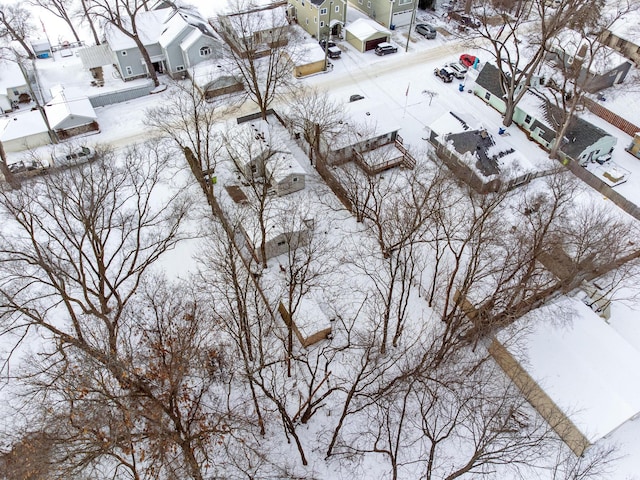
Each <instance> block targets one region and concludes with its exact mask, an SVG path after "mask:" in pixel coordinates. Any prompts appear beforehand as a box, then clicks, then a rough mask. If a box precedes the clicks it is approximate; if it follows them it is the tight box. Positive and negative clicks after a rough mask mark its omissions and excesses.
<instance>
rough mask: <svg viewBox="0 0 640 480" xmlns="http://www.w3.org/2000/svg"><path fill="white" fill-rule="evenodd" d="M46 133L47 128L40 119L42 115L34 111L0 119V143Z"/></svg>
mask: <svg viewBox="0 0 640 480" xmlns="http://www.w3.org/2000/svg"><path fill="white" fill-rule="evenodd" d="M46 131H47V126H46V124H45V123H44V120H43V119H42V115H41V114H40V112H38V111H36V110H30V111H28V112H20V113H18V114H16V115H11V116H10V117H3V118H0V141H2V142H9V141H11V140H16V139H19V138H24V137H28V136H31V135H36V134H38V133H44V132H46Z"/></svg>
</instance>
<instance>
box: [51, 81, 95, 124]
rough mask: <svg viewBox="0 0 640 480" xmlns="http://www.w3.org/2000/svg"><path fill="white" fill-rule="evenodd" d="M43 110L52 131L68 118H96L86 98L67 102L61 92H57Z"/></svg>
mask: <svg viewBox="0 0 640 480" xmlns="http://www.w3.org/2000/svg"><path fill="white" fill-rule="evenodd" d="M44 109H45V112H46V114H47V118H48V119H49V124H50V125H51V128H53V129H55V128H56V127H57V126H58V125H60V124H61V123H62V122H64V121H65V120H66V119H67V118H69V117H82V118H86V119H91V120H95V119H96V118H98V117H97V115H96V112H95V111H94V110H93V107H92V106H91V102H90V101H89V98H88V97H78V98H73V99H70V100H69V99H67V98H66V96H65V93H64V91H63V90H60V91H58V92H57V93H56V95H55V96H54V97H53V98H52V99H51V101H50V102H49V103H47V104H46V105H45V107H44Z"/></svg>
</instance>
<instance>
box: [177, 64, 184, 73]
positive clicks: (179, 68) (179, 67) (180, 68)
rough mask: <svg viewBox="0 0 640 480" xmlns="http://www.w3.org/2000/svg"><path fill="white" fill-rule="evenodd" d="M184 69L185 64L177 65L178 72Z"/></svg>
mask: <svg viewBox="0 0 640 480" xmlns="http://www.w3.org/2000/svg"><path fill="white" fill-rule="evenodd" d="M183 70H184V65H178V66H177V67H176V72H182V71H183Z"/></svg>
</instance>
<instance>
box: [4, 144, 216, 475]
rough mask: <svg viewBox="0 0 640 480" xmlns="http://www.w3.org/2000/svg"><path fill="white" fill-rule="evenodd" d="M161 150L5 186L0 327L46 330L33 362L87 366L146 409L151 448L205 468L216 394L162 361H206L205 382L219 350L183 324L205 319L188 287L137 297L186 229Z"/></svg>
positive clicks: (109, 389)
mask: <svg viewBox="0 0 640 480" xmlns="http://www.w3.org/2000/svg"><path fill="white" fill-rule="evenodd" d="M167 156H168V153H167V152H163V151H162V150H154V149H150V148H142V147H135V148H133V149H131V150H129V151H128V152H127V154H126V156H125V157H126V158H124V159H123V160H122V162H123V163H122V164H120V165H116V162H114V161H113V159H112V158H105V159H104V161H103V162H93V163H90V164H87V165H84V166H82V167H79V168H73V169H67V170H61V171H59V172H57V173H56V174H55V175H54V174H51V175H49V176H47V177H43V178H42V179H41V180H40V181H39V182H33V183H32V188H30V189H28V190H27V189H22V190H19V191H10V192H2V195H1V197H0V203H1V205H2V208H3V210H4V212H5V216H6V218H7V219H8V220H7V222H8V223H10V224H11V228H10V229H7V230H5V232H4V233H3V242H2V249H1V251H0V256H1V257H2V271H3V275H2V277H3V281H2V284H1V285H0V295H1V298H2V302H1V303H2V306H1V312H2V317H1V318H2V333H3V334H9V333H10V332H20V331H22V332H24V336H22V339H24V338H27V337H26V335H27V332H30V331H33V332H38V333H42V334H44V335H45V336H47V337H48V338H50V339H52V342H51V344H50V345H51V348H52V350H51V351H49V352H48V355H47V357H46V358H47V365H44V366H43V367H46V368H43V369H42V370H40V373H42V374H44V375H48V374H52V375H54V374H55V373H56V370H58V368H60V369H61V370H62V371H61V372H60V370H58V371H59V372H60V373H61V374H62V373H65V372H69V374H71V375H73V372H74V369H73V368H71V369H69V370H68V369H67V368H66V365H68V366H69V367H72V366H79V367H80V368H81V371H84V370H82V369H83V368H84V367H82V366H83V365H84V366H88V367H87V368H88V369H89V373H88V374H87V379H88V381H89V383H88V384H87V385H86V386H87V388H89V391H90V392H97V393H96V394H97V395H98V396H101V395H103V394H104V395H107V394H108V397H109V400H113V399H117V398H121V399H122V401H123V402H124V403H125V404H127V405H132V407H131V411H136V409H138V408H139V410H138V413H137V414H136V415H137V416H136V418H140V412H146V414H145V415H143V418H144V420H145V422H147V425H148V429H146V430H145V432H146V433H145V439H146V441H147V444H148V445H155V447H154V449H153V450H152V451H154V452H157V455H158V457H157V458H161V453H162V452H164V453H171V452H174V454H175V452H179V453H180V459H181V461H182V462H183V463H184V468H185V470H184V471H186V472H188V474H189V475H190V476H191V477H193V478H203V474H202V470H201V468H202V466H203V465H204V464H205V463H206V456H205V453H203V450H198V449H199V448H200V447H199V445H201V444H198V443H197V441H198V440H197V439H198V438H199V436H200V435H201V434H202V433H203V431H200V429H201V428H204V427H203V424H202V423H201V419H202V418H203V417H199V415H200V414H201V413H202V410H201V409H200V407H202V408H205V407H206V406H207V405H208V406H211V404H210V403H208V402H204V401H203V400H202V398H201V396H202V395H205V391H203V390H200V389H199V388H198V389H193V388H192V385H191V382H192V380H193V381H195V379H194V375H195V371H194V372H192V373H187V371H186V370H185V368H186V365H187V364H176V365H175V367H176V369H175V370H171V373H172V375H175V376H171V375H169V376H165V375H168V373H166V371H165V370H164V369H166V368H170V367H171V368H172V367H173V364H171V363H168V362H169V360H171V361H176V362H177V361H178V360H180V361H182V362H187V361H188V362H193V361H194V360H197V362H198V368H201V367H203V366H205V367H206V366H207V365H210V366H211V368H212V370H211V372H208V373H206V374H205V375H204V376H203V377H202V378H200V380H198V382H197V384H198V385H205V386H206V385H208V383H207V382H204V383H203V382H202V381H203V380H205V379H210V378H217V377H216V375H217V373H215V372H216V368H217V367H216V365H217V363H216V362H217V361H218V360H221V359H222V357H221V356H220V357H218V358H216V355H217V354H216V352H215V351H212V350H211V349H209V348H208V347H207V349H205V350H206V351H205V352H202V351H200V353H198V354H197V355H196V354H195V352H196V350H194V349H195V347H196V346H198V347H199V346H204V345H205V344H203V343H200V341H201V339H202V337H200V336H199V335H196V334H195V332H193V331H191V330H189V329H191V328H194V325H200V326H201V325H202V324H201V323H198V324H195V323H194V321H192V320H190V318H191V316H193V317H194V318H195V316H196V313H197V315H198V316H199V315H200V312H199V311H197V310H195V305H191V307H190V308H191V309H190V308H187V307H188V306H189V299H188V297H186V296H179V297H178V299H176V302H178V304H177V305H176V303H175V302H174V303H173V304H172V303H171V302H169V303H167V302H166V301H165V302H164V303H157V304H156V303H153V302H152V300H154V299H155V300H154V301H157V298H156V297H155V296H153V295H148V296H147V297H146V298H147V303H146V304H144V302H142V298H143V296H142V295H140V294H141V293H143V290H141V285H142V284H143V283H144V282H145V278H146V276H147V275H148V273H147V272H148V270H149V269H150V267H151V266H152V265H153V264H154V263H155V262H156V261H157V259H158V258H159V257H160V256H162V255H163V254H164V253H165V252H166V251H167V250H168V249H170V248H172V247H174V246H175V245H176V244H177V243H178V242H179V241H180V240H182V239H184V238H186V233H185V232H184V231H183V229H182V224H183V222H184V220H185V219H186V218H187V213H188V210H189V205H188V202H187V201H186V200H187V199H186V198H184V191H183V190H181V189H179V188H178V193H176V194H169V195H168V196H167V191H166V189H163V185H164V183H165V182H167V181H169V180H170V179H169V178H167V173H166V172H165V170H164V165H165V164H166V162H167ZM159 190H162V192H160V191H159ZM160 196H161V197H160ZM160 198H162V201H159V200H160ZM165 300H167V299H166V298H165ZM136 302H142V305H140V304H138V305H139V306H140V308H143V309H144V308H146V310H145V311H146V312H150V313H149V314H148V316H146V317H145V318H146V320H147V321H145V322H141V323H137V321H136V319H140V318H141V317H140V316H139V314H140V312H139V311H138V310H137V307H136V306H135V304H136ZM180 302H185V303H180ZM145 305H146V307H145ZM178 307H180V308H179V309H178ZM175 309H178V310H181V312H183V313H181V314H178V313H177V311H176V310H175ZM198 318H199V317H198ZM136 328H138V329H139V330H136ZM159 329H165V330H159ZM154 335H155V337H154ZM136 339H137V340H139V343H138V342H135V340H136ZM19 340H20V339H19ZM181 341H189V342H197V344H196V345H194V344H188V345H182V344H181V343H180V342H181ZM158 342H160V343H158ZM163 342H172V343H171V344H169V343H163ZM173 342H175V343H173ZM138 347H141V348H140V349H138ZM191 347H193V348H194V349H191ZM183 348H184V349H188V350H190V351H184V350H183ZM152 350H153V352H152ZM172 352H175V355H176V357H175V358H174V357H173V356H172ZM147 354H148V356H146V355H147ZM162 355H164V356H162ZM180 355H181V356H180ZM178 357H180V358H178ZM205 360H206V361H205ZM69 362H72V363H69ZM211 362H213V363H211ZM188 365H189V366H192V364H191V363H189V364H188ZM199 371H200V374H202V372H201V370H199ZM209 375H211V377H209ZM205 377H206V378H205ZM77 380H80V379H79V378H78V379H77ZM172 382H177V383H175V384H173V383H172ZM98 387H101V388H102V390H99V389H98ZM96 389H98V390H96ZM82 392H83V390H82V389H79V390H77V391H76V394H77V395H82ZM206 394H207V395H208V394H209V393H208V390H207V392H206ZM128 402H133V403H131V404H129V403H128ZM185 402H186V404H185ZM194 406H196V407H197V406H200V407H198V409H197V410H193V409H192V407H194ZM123 410H124V411H128V409H123ZM209 413H212V412H209ZM194 415H196V416H195V417H194ZM214 417H215V418H220V417H216V416H215V415H214V416H211V418H207V419H206V420H205V423H206V425H207V426H208V427H207V428H209V427H210V428H211V429H212V431H213V430H215V431H216V432H217V433H220V434H222V433H223V432H224V430H225V427H224V426H223V425H220V424H218V423H217V421H216V422H213V423H211V421H212V420H213V418H214ZM134 424H136V423H135V422H134ZM138 425H139V424H136V426H138ZM196 428H197V429H198V431H199V433H194V429H196ZM147 435H149V436H147ZM154 436H155V437H156V440H155V441H157V442H162V441H164V442H169V443H168V444H166V445H167V448H166V449H165V447H163V446H162V445H160V444H154V443H153V437H154ZM205 438H206V436H205ZM170 444H173V447H170V446H169V445H170ZM198 451H199V452H200V453H197V452H198ZM205 451H206V450H205ZM165 458H168V457H165ZM172 464H173V463H172V462H171V461H169V462H168V463H167V465H172ZM165 466H166V465H165Z"/></svg>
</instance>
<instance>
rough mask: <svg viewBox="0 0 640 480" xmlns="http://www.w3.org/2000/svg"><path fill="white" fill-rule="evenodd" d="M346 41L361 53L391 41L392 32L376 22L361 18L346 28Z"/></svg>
mask: <svg viewBox="0 0 640 480" xmlns="http://www.w3.org/2000/svg"><path fill="white" fill-rule="evenodd" d="M345 31H346V37H345V38H346V40H347V42H349V43H350V44H351V45H353V47H355V49H356V50H358V51H359V52H366V51H368V50H373V49H374V48H376V47H377V46H378V45H379V44H380V43H383V42H388V41H389V40H390V39H391V31H390V30H389V29H387V28H385V27H383V26H382V25H380V24H379V23H377V22H376V21H375V20H371V19H370V18H359V19H358V20H356V21H355V22H353V23H350V24H349V25H347V27H346V28H345Z"/></svg>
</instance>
